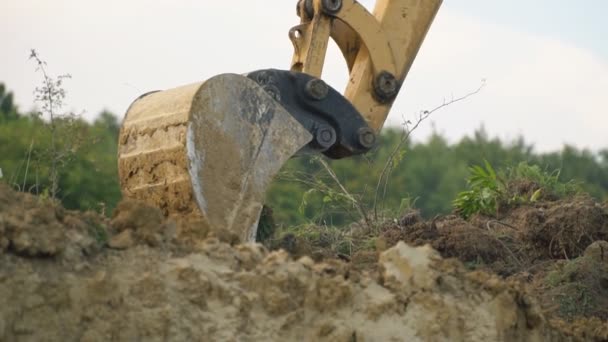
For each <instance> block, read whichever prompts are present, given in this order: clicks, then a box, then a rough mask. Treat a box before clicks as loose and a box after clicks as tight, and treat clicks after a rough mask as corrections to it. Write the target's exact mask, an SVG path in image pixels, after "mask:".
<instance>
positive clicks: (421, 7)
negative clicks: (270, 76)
mask: <svg viewBox="0 0 608 342" xmlns="http://www.w3.org/2000/svg"><path fill="white" fill-rule="evenodd" d="M441 3H442V0H378V1H376V5H375V8H374V12H373V14H372V13H370V12H369V11H368V10H367V9H366V8H365V7H364V6H363V5H361V4H360V3H358V2H357V1H355V0H300V1H299V3H298V6H297V12H298V16H299V17H300V20H301V23H300V25H298V26H296V27H294V28H292V29H291V30H290V31H289V37H290V39H291V41H292V43H293V45H294V50H295V51H294V55H293V60H292V63H291V70H292V71H299V72H304V73H307V74H309V75H312V76H315V77H319V78H320V77H321V73H322V71H323V64H324V62H325V53H326V51H327V43H328V41H329V38H330V37H331V38H332V39H333V40H334V41H335V42H336V44H337V45H338V47H339V48H340V50H341V51H342V54H343V55H344V58H345V59H346V63H347V65H348V70H349V73H350V81H349V83H348V85H347V87H346V90H345V92H344V96H345V97H346V98H347V99H348V100H349V101H350V102H351V103H352V104H353V106H354V107H355V108H356V109H357V110H358V111H359V113H361V114H362V115H363V117H364V118H365V120H366V121H367V123H368V124H369V126H370V127H371V128H372V129H373V130H374V132H375V133H379V131H380V130H381V129H382V126H383V125H384V121H385V120H386V117H387V116H388V113H389V111H390V108H391V105H392V103H393V101H394V100H395V98H396V97H397V94H398V93H399V89H400V87H401V84H403V81H404V80H405V77H406V76H407V73H408V71H409V70H410V67H411V66H412V63H413V62H414V59H415V58H416V55H417V54H418V50H419V49H420V46H421V45H422V42H423V40H424V37H425V36H426V33H427V31H428V30H429V28H430V27H431V23H432V22H433V19H434V18H435V15H436V14H437V12H438V11H439V7H440V6H441Z"/></svg>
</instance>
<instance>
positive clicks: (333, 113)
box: [247, 69, 376, 159]
mask: <svg viewBox="0 0 608 342" xmlns="http://www.w3.org/2000/svg"><path fill="white" fill-rule="evenodd" d="M247 77H249V78H250V79H252V80H254V81H255V82H256V83H258V84H259V85H260V86H261V87H262V88H264V90H265V91H266V92H267V93H269V94H270V95H271V96H272V97H273V98H274V99H275V100H276V101H277V102H279V103H280V104H281V105H282V106H283V107H284V108H285V109H286V110H287V111H288V112H289V113H290V114H291V115H292V116H293V117H294V118H295V119H296V120H298V122H299V123H300V124H301V125H302V126H304V127H305V128H306V129H307V130H308V131H309V132H310V133H311V134H312V135H313V137H314V138H313V140H312V141H311V142H310V144H309V145H308V146H307V147H306V148H307V150H312V151H315V152H321V153H323V154H325V155H326V156H327V157H329V158H332V159H340V158H344V157H350V156H353V155H357V154H363V153H365V152H367V151H369V150H370V149H371V148H372V147H373V146H374V145H375V143H376V135H375V134H374V131H373V130H372V129H371V128H370V127H369V126H368V125H367V123H366V121H365V119H364V118H363V116H361V114H360V113H359V112H358V111H357V110H356V109H355V107H354V106H353V105H352V104H351V103H350V102H349V101H348V100H347V99H346V98H345V97H344V96H342V94H340V93H339V92H338V91H336V90H335V89H333V88H332V87H330V86H329V85H327V84H326V83H325V82H324V81H322V80H320V79H318V78H315V77H313V76H310V75H308V74H304V73H299V72H293V71H289V70H277V69H264V70H258V71H254V72H251V73H249V74H247Z"/></svg>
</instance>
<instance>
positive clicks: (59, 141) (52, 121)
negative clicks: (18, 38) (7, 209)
mask: <svg viewBox="0 0 608 342" xmlns="http://www.w3.org/2000/svg"><path fill="white" fill-rule="evenodd" d="M30 59H32V60H33V61H34V63H35V64H36V71H38V72H40V73H41V74H42V85H41V86H40V87H36V89H35V90H34V99H35V101H36V102H37V103H38V104H40V106H41V108H40V111H37V112H35V116H37V117H38V118H42V117H46V118H47V119H48V120H49V123H48V125H45V127H48V129H49V134H50V144H49V146H48V148H47V149H46V150H45V151H42V153H40V156H39V157H40V159H42V160H43V162H48V164H49V165H48V167H49V175H48V177H49V183H50V185H49V193H50V197H51V199H53V200H54V199H57V195H58V194H59V191H60V188H59V181H60V176H61V172H62V170H63V168H64V167H65V166H66V165H67V164H68V163H69V162H70V161H71V160H72V159H73V158H74V156H75V154H76V151H77V150H78V148H79V147H80V145H81V142H82V140H84V135H83V134H82V132H81V129H80V128H81V127H82V126H83V123H82V122H79V120H78V117H77V115H75V114H74V113H72V112H63V110H62V109H63V106H64V100H65V97H66V91H65V89H64V88H63V81H64V80H66V79H69V78H71V76H70V75H69V74H63V75H59V76H57V77H52V76H51V75H50V74H49V73H48V72H47V70H46V65H47V64H46V62H45V61H44V60H42V59H41V58H40V56H39V54H38V53H37V52H36V50H34V49H32V50H31V53H30ZM33 144H34V141H33V140H32V142H31V145H30V154H31V146H33ZM29 161H30V155H29V154H28V159H27V163H28V167H29ZM25 178H27V168H26V174H25V176H24V184H25ZM22 190H23V191H26V190H25V189H22Z"/></svg>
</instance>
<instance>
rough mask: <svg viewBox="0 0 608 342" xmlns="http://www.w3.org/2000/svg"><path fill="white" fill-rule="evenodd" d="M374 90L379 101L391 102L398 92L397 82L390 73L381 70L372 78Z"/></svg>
mask: <svg viewBox="0 0 608 342" xmlns="http://www.w3.org/2000/svg"><path fill="white" fill-rule="evenodd" d="M374 92H375V93H376V96H377V97H378V99H379V100H380V101H381V102H391V101H392V100H394V99H395V97H396V96H397V93H399V82H398V81H397V79H396V78H395V76H393V75H392V74H391V73H389V72H386V71H382V72H380V73H379V74H378V76H376V78H375V79H374Z"/></svg>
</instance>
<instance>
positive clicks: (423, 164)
mask: <svg viewBox="0 0 608 342" xmlns="http://www.w3.org/2000/svg"><path fill="white" fill-rule="evenodd" d="M58 124H61V121H58ZM48 126H49V122H48V120H44V119H43V118H41V117H40V116H39V115H35V113H34V112H23V111H20V110H19V109H18V108H17V107H16V106H15V105H14V103H13V94H12V93H11V92H10V91H8V90H7V88H6V87H5V86H4V85H2V84H0V169H1V170H2V178H1V179H0V181H2V182H5V183H8V184H10V185H11V186H12V187H14V188H15V189H17V190H19V191H27V192H32V193H35V194H39V195H45V193H47V192H48V189H49V186H50V184H49V172H50V171H49V164H48V156H47V153H46V149H47V148H48V146H49V144H50V139H51V135H50V133H49V127H48ZM119 127H120V126H119V120H118V119H117V117H116V116H115V115H114V114H112V113H109V112H103V113H100V114H99V115H98V116H97V118H96V119H95V120H94V121H93V122H87V121H85V120H83V119H76V120H75V121H72V122H70V126H69V130H63V131H61V130H59V131H58V132H61V136H60V137H63V138H65V137H66V136H68V135H69V136H70V137H75V136H78V137H81V139H79V140H78V141H77V143H76V144H73V145H74V146H73V147H70V148H71V149H72V150H71V152H72V153H71V154H70V155H69V158H66V160H64V161H63V164H62V165H61V172H60V173H59V179H58V183H59V184H58V199H59V200H61V202H62V204H63V205H64V206H65V207H66V208H69V209H78V210H97V211H104V212H105V213H106V214H108V215H109V214H111V212H112V210H113V208H114V207H115V206H116V204H117V203H118V201H119V200H120V198H121V193H120V187H119V184H118V176H117V140H118V132H119ZM414 135H415V133H414ZM401 139H402V132H401V130H400V129H393V128H389V129H385V130H384V132H383V133H382V135H381V136H380V139H379V140H380V141H379V144H378V146H377V147H376V148H375V149H374V150H373V151H372V152H370V153H368V154H366V155H364V156H358V157H354V158H349V159H344V160H338V161H329V160H326V159H322V158H321V159H320V158H319V157H318V156H304V157H296V158H293V159H292V160H290V161H289V162H288V163H287V165H286V166H285V167H284V168H283V170H282V171H281V174H280V175H279V176H278V177H277V179H276V180H275V182H274V183H273V185H272V187H271V189H270V190H269V192H268V195H267V204H268V205H269V206H270V207H271V208H272V209H273V216H274V217H275V221H276V222H277V223H280V224H284V225H298V224H304V223H309V222H311V221H312V222H316V223H320V224H328V225H344V224H348V223H349V222H352V221H353V220H358V219H360V215H359V211H358V210H355V209H361V210H365V213H366V214H369V215H379V214H380V215H385V214H388V215H399V214H400V213H401V212H402V211H403V210H405V209H406V208H411V207H415V208H417V209H419V210H420V211H421V212H422V214H423V215H424V216H426V217H432V216H434V215H437V214H440V213H448V212H450V211H452V202H453V200H454V198H455V197H456V195H457V194H458V193H459V192H461V191H463V190H464V189H465V188H466V185H467V184H466V179H467V176H468V172H469V171H468V168H469V167H470V166H471V165H481V164H483V163H484V161H487V162H489V163H490V164H491V165H493V166H494V167H496V168H501V167H507V166H509V165H515V164H517V163H519V162H524V161H525V162H528V163H529V164H534V165H538V166H539V167H541V168H542V169H543V170H547V171H549V172H554V171H555V172H558V171H559V177H560V179H562V180H570V179H574V180H576V181H579V182H580V185H581V187H582V189H583V190H584V191H585V192H588V193H589V194H591V195H592V196H594V197H595V198H597V199H598V200H606V199H608V148H606V149H603V150H601V151H599V152H592V151H589V150H585V149H578V148H576V147H574V146H564V147H563V148H562V150H560V151H556V152H551V153H537V152H535V151H534V148H533V146H532V145H530V144H528V143H526V142H525V140H524V139H523V138H520V139H517V140H515V141H503V140H500V139H498V138H493V137H489V136H488V134H487V133H485V131H484V130H483V129H482V128H481V129H478V130H477V131H476V132H475V134H474V135H473V136H470V137H465V138H462V139H461V140H460V141H458V142H456V143H453V144H450V143H448V141H447V140H446V138H445V137H443V136H442V135H441V134H438V133H436V134H433V135H432V136H431V137H430V138H428V139H427V140H426V141H424V142H412V141H406V142H405V143H404V144H403V146H402V147H401V148H400V149H399V153H398V154H397V155H393V156H392V157H393V158H389V156H391V154H392V151H393V150H394V148H395V146H396V145H397V144H399V142H400V140H401ZM70 146H72V145H70ZM324 163H325V164H326V165H325V166H324ZM387 163H389V164H387ZM387 166H389V167H388V168H387ZM328 168H329V170H331V172H333V176H332V174H331V173H330V172H329V170H328ZM383 170H385V175H388V177H385V178H383V179H382V181H381V182H379V181H378V180H379V179H380V176H381V175H382V174H383ZM386 170H389V171H390V172H386ZM355 207H357V208H355Z"/></svg>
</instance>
